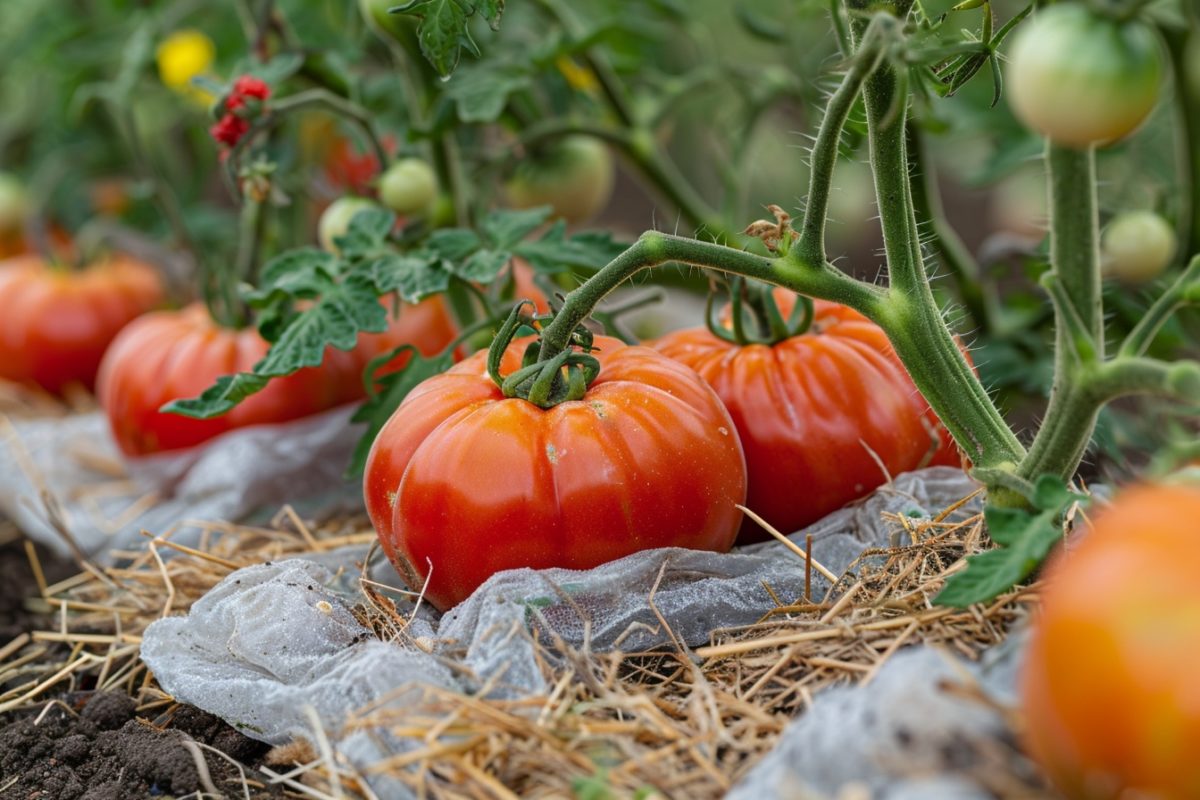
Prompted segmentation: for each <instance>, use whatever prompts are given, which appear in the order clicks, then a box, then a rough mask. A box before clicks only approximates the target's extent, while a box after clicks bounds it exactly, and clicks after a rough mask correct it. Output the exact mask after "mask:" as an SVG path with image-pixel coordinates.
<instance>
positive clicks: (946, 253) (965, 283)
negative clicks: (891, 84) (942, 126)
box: [907, 120, 996, 334]
mask: <svg viewBox="0 0 1200 800" xmlns="http://www.w3.org/2000/svg"><path fill="white" fill-rule="evenodd" d="M907 134H908V159H909V163H910V164H911V165H912V176H913V181H912V193H913V204H914V205H915V206H916V209H917V215H918V217H919V218H920V219H921V220H922V221H924V222H926V223H928V225H929V232H930V239H931V244H932V245H933V247H934V249H935V250H936V251H937V254H938V258H939V260H940V261H941V263H942V266H944V267H945V268H946V270H947V271H948V272H949V273H950V274H951V275H953V276H954V283H955V286H956V287H957V288H958V295H959V297H960V298H961V299H962V302H963V305H964V306H965V307H966V309H967V313H968V314H970V315H971V321H972V322H973V323H974V325H975V328H976V330H978V331H979V332H980V333H983V334H987V333H989V332H990V331H992V330H994V329H995V325H994V319H995V316H996V311H995V308H994V306H995V303H994V300H993V298H992V296H991V295H990V294H989V293H988V292H987V291H985V289H984V287H983V283H982V281H981V274H982V270H981V269H980V268H979V263H978V262H977V261H976V260H975V257H974V256H973V255H971V251H970V250H969V249H967V246H966V244H964V243H963V240H962V238H961V237H960V236H959V235H958V232H957V231H955V230H954V228H952V227H951V226H950V223H949V221H948V220H947V219H946V213H945V209H944V208H943V206H942V193H941V190H940V189H939V188H938V182H937V171H936V170H935V169H934V166H933V162H932V161H930V160H929V154H928V152H927V146H926V143H925V137H924V136H923V135H922V133H921V131H920V128H919V126H918V124H917V123H916V121H915V120H909V122H908V132H907Z"/></svg>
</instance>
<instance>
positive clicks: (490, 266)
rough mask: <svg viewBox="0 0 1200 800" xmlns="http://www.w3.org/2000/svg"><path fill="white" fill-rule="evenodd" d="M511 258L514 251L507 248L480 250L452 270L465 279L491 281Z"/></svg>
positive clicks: (479, 281)
mask: <svg viewBox="0 0 1200 800" xmlns="http://www.w3.org/2000/svg"><path fill="white" fill-rule="evenodd" d="M511 260H512V253H510V252H508V251H507V250H479V251H477V252H476V253H475V254H473V255H472V256H471V257H470V258H468V259H467V260H466V261H464V262H462V263H461V264H458V265H455V266H453V267H451V271H452V272H453V273H454V274H455V275H457V276H458V277H460V278H462V279H463V280H464V281H474V282H476V283H491V282H492V281H493V280H495V279H496V276H497V275H499V274H500V270H502V269H504V266H505V265H506V264H507V263H508V262H509V261H511Z"/></svg>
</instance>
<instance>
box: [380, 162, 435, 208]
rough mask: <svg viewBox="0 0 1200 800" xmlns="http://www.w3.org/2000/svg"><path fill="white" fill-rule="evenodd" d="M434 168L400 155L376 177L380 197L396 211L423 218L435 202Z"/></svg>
mask: <svg viewBox="0 0 1200 800" xmlns="http://www.w3.org/2000/svg"><path fill="white" fill-rule="evenodd" d="M437 191H438V181H437V175H435V174H434V172H433V168H432V167H430V166H429V165H428V164H426V163H425V162H424V161H422V160H421V159H419V158H402V159H400V160H399V161H397V162H396V163H394V164H392V165H391V166H390V167H388V168H387V171H386V172H384V173H383V175H382V176H381V177H380V178H379V199H380V200H382V201H383V204H384V205H385V206H387V207H388V208H390V209H391V210H392V211H395V212H396V213H397V214H400V215H402V216H408V217H423V216H425V215H427V214H429V213H430V212H431V211H432V210H433V204H434V203H435V202H436V201H437Z"/></svg>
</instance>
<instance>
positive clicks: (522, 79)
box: [446, 61, 533, 122]
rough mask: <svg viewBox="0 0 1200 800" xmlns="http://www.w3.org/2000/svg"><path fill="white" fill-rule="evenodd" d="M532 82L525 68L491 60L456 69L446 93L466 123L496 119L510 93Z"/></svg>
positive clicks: (523, 88)
mask: <svg viewBox="0 0 1200 800" xmlns="http://www.w3.org/2000/svg"><path fill="white" fill-rule="evenodd" d="M532 85H533V80H532V79H531V78H530V76H529V74H528V73H527V72H526V70H525V68H524V67H522V66H520V65H517V64H497V63H496V62H494V61H488V62H484V63H481V64H475V65H472V66H471V67H470V68H467V67H464V68H462V69H460V70H459V71H458V72H456V73H455V74H454V77H453V78H451V79H450V82H449V83H448V84H447V85H446V96H447V97H449V98H450V99H451V100H453V101H454V103H455V106H456V107H457V109H458V118H459V119H460V120H462V121H463V122H495V121H496V119H497V118H498V117H499V116H500V114H501V113H502V112H503V111H504V107H505V105H507V104H508V98H509V95H511V94H513V93H514V92H519V91H522V90H525V89H528V88H530V87H531V86H532Z"/></svg>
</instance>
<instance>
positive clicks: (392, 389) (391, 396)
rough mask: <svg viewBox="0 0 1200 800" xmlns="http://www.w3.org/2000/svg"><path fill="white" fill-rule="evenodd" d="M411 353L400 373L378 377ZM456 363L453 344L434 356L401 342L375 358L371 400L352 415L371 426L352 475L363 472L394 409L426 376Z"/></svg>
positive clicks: (367, 376)
mask: <svg viewBox="0 0 1200 800" xmlns="http://www.w3.org/2000/svg"><path fill="white" fill-rule="evenodd" d="M405 353H408V354H409V360H408V362H407V363H406V364H405V365H404V367H403V368H402V369H400V370H398V371H396V372H390V373H388V374H387V375H384V376H383V377H382V378H378V379H377V378H376V377H375V375H376V373H378V372H379V370H380V369H381V368H382V367H384V366H385V365H387V364H390V363H391V362H393V361H395V360H396V359H397V358H399V357H401V356H403V355H404V354H405ZM453 363H454V350H453V347H450V348H447V349H446V350H444V351H443V352H441V353H439V354H438V355H436V356H434V357H432V358H426V357H425V356H423V355H421V353H420V351H418V350H417V348H415V347H413V346H412V345H410V344H407V345H401V346H400V347H397V348H396V349H395V350H392V351H391V352H390V353H384V354H382V355H380V356H376V357H375V358H373V359H371V361H370V363H368V364H367V369H366V372H365V373H364V380H365V382H366V386H367V394H368V397H367V401H366V402H365V403H363V404H362V405H361V406H360V407H359V409H358V410H357V411H356V412H355V413H354V416H353V417H352V418H351V421H352V422H365V423H366V425H367V429H366V430H365V431H363V435H362V438H360V439H359V440H358V444H357V445H356V446H355V448H354V456H353V457H352V458H351V460H350V466H349V468H348V469H347V471H346V474H347V476H348V477H356V476H358V475H361V474H362V471H363V467H364V466H365V465H366V463H367V454H368V453H369V452H370V451H371V445H372V444H373V443H374V442H375V437H376V436H378V435H379V430H380V428H382V427H383V426H384V424H385V423H386V422H387V421H388V419H389V418H390V417H391V416H392V412H393V411H395V410H396V409H397V408H399V407H400V403H402V402H403V401H404V398H405V397H407V396H408V393H409V392H411V391H412V390H413V388H414V387H415V386H416V385H417V384H419V383H420V382H421V381H423V380H425V379H426V378H432V377H433V376H434V375H440V374H441V373H443V372H445V371H446V370H448V369H450V367H451V365H453Z"/></svg>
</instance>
